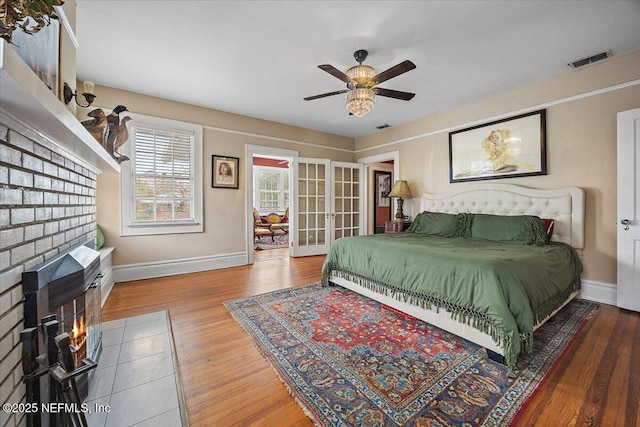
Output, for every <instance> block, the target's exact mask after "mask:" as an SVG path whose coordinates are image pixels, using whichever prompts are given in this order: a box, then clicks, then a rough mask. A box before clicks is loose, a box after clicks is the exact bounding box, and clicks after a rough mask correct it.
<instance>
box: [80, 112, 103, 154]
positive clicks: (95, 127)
mask: <svg viewBox="0 0 640 427" xmlns="http://www.w3.org/2000/svg"><path fill="white" fill-rule="evenodd" d="M87 116H89V117H93V118H92V119H90V120H84V121H82V122H80V123H81V124H82V126H84V127H85V128H86V129H87V130H88V131H89V133H90V134H91V136H93V137H94V138H95V139H96V141H98V142H99V143H100V145H102V146H103V147H105V145H106V143H107V139H108V134H109V126H108V121H107V117H106V116H105V114H104V111H102V108H96V109H95V110H91V111H89V113H88V114H87ZM105 148H106V147H105Z"/></svg>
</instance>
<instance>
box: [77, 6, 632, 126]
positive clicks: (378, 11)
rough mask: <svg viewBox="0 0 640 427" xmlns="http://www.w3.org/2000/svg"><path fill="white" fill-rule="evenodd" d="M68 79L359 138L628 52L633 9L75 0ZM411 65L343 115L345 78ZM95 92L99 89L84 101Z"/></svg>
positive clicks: (630, 48)
mask: <svg viewBox="0 0 640 427" xmlns="http://www.w3.org/2000/svg"><path fill="white" fill-rule="evenodd" d="M76 3H77V5H78V9H77V38H78V41H79V43H80V47H79V48H78V50H77V62H78V68H77V70H78V79H79V80H81V81H82V80H92V81H94V82H96V83H97V84H100V85H105V86H110V87H114V88H119V89H124V90H129V91H133V92H138V93H143V94H147V95H153V96H158V97H161V98H166V99H170V100H175V101H180V102H185V103H189V104H194V105H200V106H204V107H209V108H214V109H217V110H222V111H228V112H232V113H237V114H242V115H246V116H250V117H256V118H260V119H265V120H271V121H275V122H280V123H286V124H290V125H295V126H301V127H304V128H309V129H315V130H319V131H324V132H330V133H334V134H338V135H344V136H348V137H359V136H363V135H367V134H370V133H373V132H376V131H377V130H376V126H379V125H381V124H384V123H388V124H390V125H392V126H393V125H399V124H401V123H406V122H410V121H413V120H416V119H419V118H422V117H425V116H429V115H432V114H435V113H438V112H441V111H445V110H449V109H451V108H454V107H456V106H459V105H462V104H465V103H468V102H471V101H474V100H477V99H480V98H483V97H486V96H488V95H492V94H497V93H502V92H506V91H509V90H512V89H515V88H518V87H521V86H524V85H527V84H529V83H532V82H535V81H539V80H544V79H547V78H550V77H553V76H557V75H560V74H563V73H568V72H571V71H572V68H570V67H569V66H567V63H568V62H570V61H573V60H576V59H580V58H585V57H589V56H592V55H595V54H597V53H600V52H603V51H606V50H609V49H610V50H611V51H612V52H613V55H614V56H619V55H622V54H625V53H629V52H632V51H634V50H637V49H640V1H638V0H633V1H406V2H403V1H186V0H180V1H168V0H161V1H149V0H143V1H135V0H126V1H114V0H109V1H107V0H76ZM358 49H366V50H368V51H369V57H368V58H367V60H366V61H365V64H367V65H371V66H372V67H374V68H375V69H376V71H377V72H381V71H384V70H386V69H387V68H390V67H392V66H394V65H396V64H397V63H399V62H401V61H404V60H405V59H409V60H411V61H413V62H414V63H415V64H416V66H417V68H416V69H415V70H412V71H409V72H408V73H406V74H403V75H401V76H398V77H396V78H393V79H391V80H389V81H387V82H385V83H384V84H382V85H381V86H382V87H385V88H388V89H395V90H401V91H406V92H414V93H416V96H415V98H414V99H413V100H412V101H409V102H406V101H399V100H395V99H391V98H383V97H376V107H375V108H374V110H373V111H372V112H371V113H369V114H368V115H367V116H365V117H363V118H358V117H355V116H349V115H348V114H347V111H346V110H345V106H344V103H345V100H344V95H336V96H331V97H327V98H323V99H318V100H314V101H304V100H303V99H302V98H303V97H306V96H311V95H316V94H321V93H325V92H332V91H337V90H341V89H344V88H345V86H344V83H342V82H341V81H340V80H338V79H337V78H335V77H333V76H331V75H329V74H327V73H325V72H324V71H322V70H320V69H319V68H318V67H317V66H318V65H319V64H331V65H333V66H335V67H336V68H338V69H339V70H342V71H346V70H347V69H348V68H349V67H351V66H353V65H356V62H355V59H354V58H353V52H354V51H356V50H358ZM97 95H98V97H99V96H100V93H99V92H98V93H97Z"/></svg>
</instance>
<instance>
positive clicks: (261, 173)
mask: <svg viewBox="0 0 640 427" xmlns="http://www.w3.org/2000/svg"><path fill="white" fill-rule="evenodd" d="M253 179H254V183H253V188H254V196H253V205H254V206H255V207H256V208H257V209H258V211H259V212H261V213H270V212H281V213H284V211H285V210H286V209H287V208H288V207H289V169H288V168H275V167H268V166H254V167H253Z"/></svg>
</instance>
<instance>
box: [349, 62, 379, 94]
mask: <svg viewBox="0 0 640 427" xmlns="http://www.w3.org/2000/svg"><path fill="white" fill-rule="evenodd" d="M347 76H348V77H349V80H350V81H351V82H350V83H349V84H350V85H351V87H350V89H354V88H359V87H363V86H367V87H372V86H375V85H374V84H373V81H372V79H373V78H374V77H375V76H376V70H374V69H373V67H369V66H368V65H362V64H360V65H356V66H355V67H351V68H349V69H348V70H347ZM354 83H355V84H354Z"/></svg>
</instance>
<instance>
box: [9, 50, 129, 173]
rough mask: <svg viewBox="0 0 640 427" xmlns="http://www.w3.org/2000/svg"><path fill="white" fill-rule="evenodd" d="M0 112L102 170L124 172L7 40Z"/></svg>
mask: <svg viewBox="0 0 640 427" xmlns="http://www.w3.org/2000/svg"><path fill="white" fill-rule="evenodd" d="M0 111H3V112H4V113H6V114H7V115H8V116H9V117H12V118H13V119H15V120H16V121H18V122H20V123H21V124H23V125H25V126H26V127H28V128H29V129H31V130H32V131H33V132H35V133H36V134H38V135H40V136H42V137H44V138H46V139H47V140H49V141H50V142H52V143H54V144H55V145H57V146H58V147H60V148H61V149H62V150H63V151H65V152H67V153H69V154H70V155H71V156H73V157H75V158H77V159H80V160H81V161H83V162H84V163H86V164H87V165H90V166H93V167H94V168H96V169H98V171H99V172H117V173H119V172H120V165H119V164H118V162H116V161H115V160H114V159H113V158H112V157H111V156H110V155H109V154H108V153H107V151H106V150H105V149H104V148H103V147H102V146H101V145H100V144H99V143H98V141H96V140H95V138H93V137H92V136H91V134H89V132H88V131H87V130H86V129H85V128H84V126H82V124H81V123H80V121H79V120H78V119H77V118H76V116H75V115H74V114H73V113H72V112H71V111H69V110H68V109H67V107H66V106H65V105H64V103H63V102H62V101H60V100H59V99H58V98H57V97H56V96H55V94H54V93H53V92H51V90H49V88H48V87H47V86H46V85H45V84H44V83H43V82H42V81H41V80H40V79H39V78H38V76H37V75H36V74H35V73H34V72H33V71H32V70H31V68H29V66H28V65H27V64H25V62H24V61H23V60H22V58H20V56H19V55H18V54H17V53H16V52H15V50H14V49H13V48H12V47H11V46H10V45H9V44H8V43H7V42H6V41H4V40H2V41H1V43H0Z"/></svg>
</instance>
